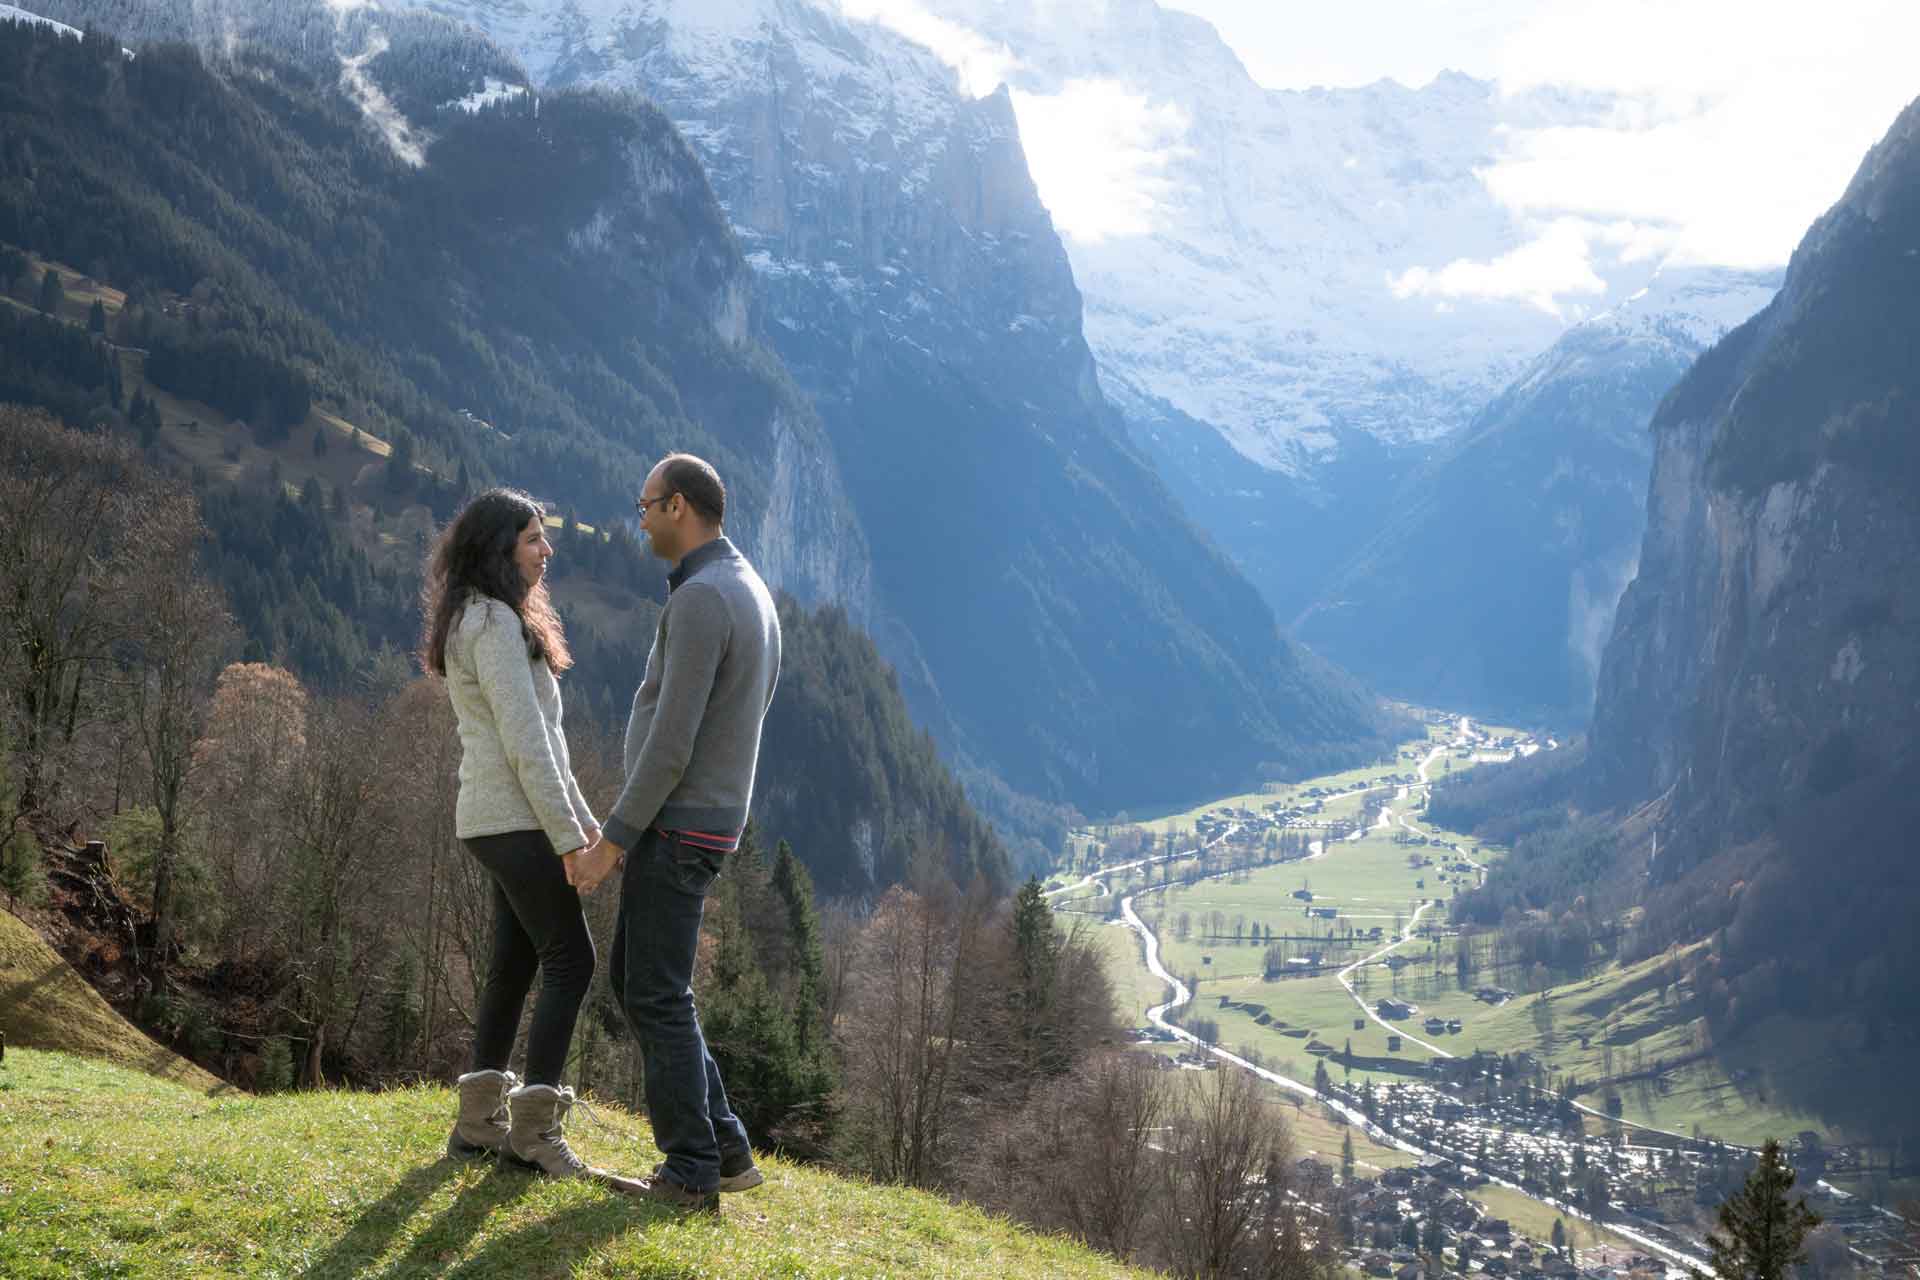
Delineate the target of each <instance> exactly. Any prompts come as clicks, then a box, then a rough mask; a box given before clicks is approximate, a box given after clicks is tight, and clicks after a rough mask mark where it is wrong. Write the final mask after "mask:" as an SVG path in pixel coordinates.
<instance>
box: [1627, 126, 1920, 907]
mask: <svg viewBox="0 0 1920 1280" xmlns="http://www.w3.org/2000/svg"><path fill="white" fill-rule="evenodd" d="M1653 434H1654V463H1653V477H1652V483H1651V492H1650V493H1649V496H1648V502H1647V531H1646V537H1645V540H1644V542H1643V544H1642V549H1641V553H1640V567H1639V575H1638V577H1637V578H1635V580H1634V582H1633V583H1632V585H1631V586H1629V587H1628V588H1627V592H1626V595H1625V597H1624V598H1623V599H1622V601H1621V604H1620V608H1619V612H1618V617H1617V619H1616V621H1615V625H1614V629H1613V635H1612V639H1611V641H1610V642H1609V644H1608V646H1607V649H1606V653H1605V657H1604V660H1603V663H1602V668H1601V672H1600V679H1599V692H1598V698H1597V703H1596V707H1595V712H1594V723H1593V733H1592V748H1593V759H1594V764H1595V768H1596V773H1597V777H1596V786H1597V789H1598V791H1599V794H1600V795H1601V797H1602V798H1604V799H1606V800H1609V801H1612V802H1616V803H1637V802H1640V801H1644V800H1648V799H1653V798H1657V797H1665V800H1666V812H1667V813H1669V814H1670V815H1671V822H1670V827H1671V830H1672V832H1673V834H1674V836H1675V838H1673V839H1671V840H1668V841H1663V853H1662V854H1661V856H1660V857H1659V858H1657V859H1656V861H1655V863H1654V866H1653V874H1654V876H1655V879H1656V880H1669V879H1672V878H1674V877H1676V876H1679V875H1681V874H1683V873H1684V872H1685V871H1687V870H1688V868H1689V867H1690V866H1691V865H1692V864H1693V863H1695V862H1697V861H1698V860H1699V859H1701V858H1702V857H1705V856H1707V855H1709V854H1711V853H1713V852H1714V851H1715V850H1717V849H1721V848H1726V847H1729V846H1731V845H1735V844H1739V843H1742V842H1749V841H1755V840H1762V841H1764V840H1768V839H1775V838H1779V836H1780V832H1781V831H1782V830H1783V829H1786V828H1790V827H1792V826H1793V825H1794V824H1795V823H1796V822H1797V821H1798V820H1799V818H1800V817H1801V816H1802V815H1804V814H1806V813H1811V812H1826V813H1833V812H1836V811H1838V809H1843V808H1846V807H1849V806H1851V807H1855V808H1857V807H1859V806H1858V804H1857V803H1856V802H1858V801H1860V800H1861V799H1862V798H1863V797H1866V796H1870V795H1871V796H1878V797H1880V798H1881V799H1880V800H1876V801H1875V802H1874V805H1873V806H1869V807H1875V806H1877V805H1878V804H1880V803H1882V802H1890V803H1894V804H1896V805H1897V806H1901V807H1903V808H1911V807H1912V803H1913V801H1912V795H1911V788H1910V787H1904V786H1902V787H1900V788H1896V789H1895V790H1894V791H1893V792H1891V793H1890V792H1889V791H1888V784H1889V782H1890V781H1892V780H1897V779H1901V778H1908V779H1910V778H1911V777H1912V775H1913V774H1914V772H1915V769H1916V747H1915V743H1916V738H1915V728H1916V725H1917V724H1920V628H1917V627H1916V623H1917V622H1920V104H1916V105H1915V106H1914V107H1910V108H1908V110H1907V111H1906V112H1905V113H1904V114H1903V115H1902V116H1901V117H1900V119H1899V120H1898V121H1897V122H1896V123H1895V125H1894V126H1893V128H1892V130H1891V131H1890V132H1889V133H1888V134H1887V136H1886V138H1885V140H1884V141H1882V142H1881V143H1880V144H1879V145H1878V146H1877V147H1876V148H1875V149H1874V150H1873V151H1872V152H1871V153H1870V154H1869V155H1868V157H1867V159H1866V162H1865V163H1864V164H1863V166H1862V167H1861V170H1860V172H1859V174H1858V176H1857V177H1856V179H1855V180H1854V182H1853V184H1852V186H1851V187H1850V188H1849V190H1848V192H1847V194H1846V195H1845V197H1844V198H1843V199H1842V200H1841V201H1840V203H1839V204H1838V205H1836V206H1835V207H1834V208H1833V210H1832V211H1831V212H1829V213H1828V214H1827V215H1826V216H1825V217H1823V218H1822V219H1821V220H1820V221H1819V222H1818V223H1816V224H1815V226H1814V227H1813V229H1812V230H1811V231H1810V232H1809V233H1808V235H1807V237H1806V239H1805V240H1804V241H1803V242H1802V244H1801V246H1800V248H1799V249H1798V250H1797V251H1796V253H1795V254H1794V257H1793V260H1792V263H1791V264H1790V266H1789V268H1788V271H1787V274H1786V280H1785V283H1784V285H1783V287H1782V288H1781V291H1780V293H1779V296H1778V297H1777V298H1775V299H1774V301H1773V302H1772V303H1771V305H1769V306H1768V307H1767V308H1766V309H1765V310H1764V311H1762V312H1761V313H1760V314H1759V315H1758V316H1756V317H1755V318H1754V319H1752V320H1751V321H1749V322H1747V323H1746V324H1744V325H1742V326H1741V327H1740V328H1739V329H1737V330H1735V331H1734V332H1733V333H1732V334H1730V335H1729V336H1728V337H1726V338H1725V339H1723V340H1722V341H1721V342H1720V343H1719V344H1718V345H1717V346H1715V347H1714V348H1713V349H1712V350H1711V351H1709V352H1708V353H1707V354H1706V355H1705V356H1703V357H1702V358H1701V359H1700V360H1699V361H1698V362H1697V363H1696V364H1695V365H1694V366H1693V368H1692V370H1691V371H1690V372H1689V373H1688V374H1687V376H1686V377H1685V379H1684V380H1682V382H1681V383H1680V384H1679V386H1678V387H1677V388H1676V389H1675V390H1674V392H1673V393H1672V394H1671V395H1670V396H1669V397H1668V398H1667V399H1666V401H1665V403H1664V404H1663V405H1662V407H1661V410H1660V412H1659V414H1658V415H1657V416H1656V418H1655V420H1654V425H1653ZM1890 794H1891V795H1892V800H1891V801H1888V799H1887V797H1888V796H1889V795H1890ZM1902 796H1904V798H1901V797H1902ZM1849 797H1851V798H1852V800H1849ZM1836 806H1837V807H1838V809H1837V808H1836ZM1815 843H1819V841H1818V840H1816V841H1815ZM1800 852H1802V853H1804V852H1805V850H1804V849H1802V850H1801V851H1800Z"/></svg>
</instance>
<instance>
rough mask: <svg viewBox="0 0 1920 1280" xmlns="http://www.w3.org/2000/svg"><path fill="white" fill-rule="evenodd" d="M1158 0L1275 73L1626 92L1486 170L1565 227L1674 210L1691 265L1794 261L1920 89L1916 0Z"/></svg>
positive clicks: (1524, 138) (1676, 247) (1673, 236)
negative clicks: (1441, 76)
mask: <svg viewBox="0 0 1920 1280" xmlns="http://www.w3.org/2000/svg"><path fill="white" fill-rule="evenodd" d="M1162 2H1163V3H1166V4H1167V5H1168V6H1169V7H1172V8H1177V9H1184V10H1187V11H1188V12H1190V13H1195V14H1198V15H1199V16H1201V17H1203V18H1206V19H1207V20H1208V21H1210V22H1212V23H1213V24H1214V26H1215V27H1217V28H1218V29H1219V30H1220V33H1221V35H1222V36H1224V37H1225V38H1226V40H1227V42H1228V44H1230V45H1231V46H1233V48H1234V51H1235V52H1236V53H1238V54H1239V55H1240V60H1241V61H1242V62H1243V63H1245V64H1246V66H1247V69H1248V71H1249V72H1251V73H1252V75H1253V77H1254V78H1255V79H1256V80H1258V81H1259V82H1260V83H1262V84H1264V85H1267V86H1268V87H1270V88H1287V89H1297V88H1308V87H1311V86H1313V85H1328V86H1344V85H1360V84H1366V83H1369V82H1371V81H1374V80H1377V79H1380V78H1382V77H1391V78H1392V79H1395V80H1398V81H1400V82H1401V83H1402V84H1406V85H1408V86H1410V87H1416V88H1417V87H1419V86H1422V85H1424V84H1426V83H1427V82H1428V81H1430V80H1432V79H1433V77H1434V76H1435V75H1436V74H1437V73H1438V72H1440V71H1441V70H1443V69H1447V68H1451V69H1454V70H1458V71H1464V72H1466V73H1467V74H1469V75H1473V76H1477V77H1480V78H1483V79H1493V80H1497V81H1499V83H1500V84H1501V85H1502V86H1503V87H1504V88H1506V89H1508V90H1514V89H1521V88H1526V87H1529V86H1532V85H1537V84H1568V85H1577V86H1580V87H1583V88H1591V89H1604V90H1610V91H1613V92H1615V93H1618V94H1621V95H1622V96H1623V99H1624V107H1623V110H1622V111H1621V112H1620V115H1619V118H1617V119H1616V120H1613V121H1611V122H1609V124H1608V125H1607V126H1606V127H1599V128H1588V129H1572V130H1555V131H1553V132H1551V133H1532V134H1525V133H1523V134H1515V135H1513V136H1512V137H1511V139H1510V140H1509V147H1508V150H1507V153H1506V154H1505V155H1504V156H1503V157H1501V159H1500V161H1499V162H1498V163H1497V164H1496V165H1495V166H1494V167H1493V168H1492V169H1490V170H1489V171H1488V172H1487V174H1486V181H1487V184H1488V186H1489V187H1490V188H1491V189H1492V191H1493V192H1494V194H1495V195H1496V196H1497V197H1499V198H1500V199H1501V200H1502V201H1503V202H1505V203H1506V204H1508V205H1509V206H1511V207H1513V208H1515V209H1518V210H1521V211H1524V212H1526V213H1528V214H1530V215H1533V216H1534V217H1536V218H1540V219H1542V220H1547V221H1548V222H1549V225H1550V226H1551V227H1553V228H1557V230H1556V231H1555V234H1556V235H1564V234H1566V232H1567V231H1568V229H1569V228H1573V229H1578V228H1580V227H1582V226H1584V225H1588V224H1597V225H1600V226H1604V227H1611V228H1614V229H1615V230H1614V232H1613V233H1614V234H1631V232H1624V233H1623V232H1620V231H1619V228H1621V227H1623V226H1626V225H1628V224H1631V225H1632V226H1634V227H1636V228H1638V229H1639V230H1640V232H1641V233H1642V234H1643V235H1644V234H1645V228H1646V227H1647V226H1648V225H1650V224H1654V225H1661V226H1663V227H1665V228H1667V230H1666V231H1664V232H1663V233H1662V234H1661V235H1659V236H1657V237H1655V238H1654V241H1655V242H1653V243H1649V244H1647V245H1646V246H1645V247H1646V248H1647V249H1648V250H1651V251H1660V250H1663V249H1664V250H1666V251H1671V252H1673V253H1674V254H1676V255H1678V256H1679V257H1680V258H1681V259H1683V260H1689V261H1701V262H1714V263H1722V264H1726V265H1732V266H1765V265H1772V264H1777V263H1783V262H1785V261H1786V259H1787V255H1788V254H1789V253H1791V252H1792V251H1793V247H1794V245H1795V244H1797V243H1798V242H1799V239H1800V236H1801V235H1802V234H1803V233H1804V232H1805V231H1806V229H1807V226H1808V225H1809V224H1810V223H1811V222H1812V221H1813V220H1814V219H1815V218H1816V217H1818V216H1819V215H1820V214H1821V213H1822V212H1824V211H1825V210H1826V209H1827V207H1828V206H1829V205H1831V204H1832V203H1833V202H1834V201H1835V200H1836V199H1838V198H1839V197H1840V194H1841V193H1842V192H1843V191H1844V190H1845V189H1846V184H1847V181H1848V179H1850V178H1851V177H1852V176H1853V173H1854V170H1855V169H1857V168H1858V167H1859V164H1860V159H1861V157H1862V156H1863V155H1865V153H1866V151H1867V148H1868V147H1870V146H1872V145H1873V143H1875V142H1877V141H1878V140H1879V139H1880V137H1881V136H1882V135H1883V134H1884V133H1885V132H1886V130H1887V127H1888V126H1889V125H1891V124H1892V123H1893V120H1894V117H1895V116H1897V115H1898V114H1899V113H1900V110H1901V109H1902V108H1903V107H1905V106H1906V105H1907V104H1908V103H1909V102H1911V101H1912V100H1913V99H1914V98H1915V97H1920V57H1916V54H1915V51H1916V50H1920V3H1916V0H1817V2H1816V0H1346V2H1345V3H1340V4H1324V3H1307V2H1305V0H1162ZM1659 241H1664V242H1665V243H1664V244H1660V243H1657V242H1659Z"/></svg>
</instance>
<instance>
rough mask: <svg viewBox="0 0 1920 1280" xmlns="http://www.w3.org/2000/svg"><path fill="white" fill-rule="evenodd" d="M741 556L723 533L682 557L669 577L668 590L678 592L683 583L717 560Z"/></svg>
mask: <svg viewBox="0 0 1920 1280" xmlns="http://www.w3.org/2000/svg"><path fill="white" fill-rule="evenodd" d="M739 554H740V553H739V552H738V551H735V550H734V549H733V544H732V543H731V542H729V541H727V535H726V534H724V533H723V534H721V535H720V536H719V537H717V538H715V539H714V540H713V541H712V542H707V543H703V544H701V545H700V546H697V547H695V548H694V549H693V550H691V551H689V552H687V554H686V555H684V556H682V557H680V563H679V564H677V565H675V566H674V567H673V572H672V573H670V574H668V575H667V590H668V591H669V592H672V591H678V590H679V589H680V584H681V583H683V582H685V581H686V580H687V579H688V578H691V577H692V576H693V575H694V574H696V573H698V572H700V571H701V570H702V569H704V568H706V567H707V566H708V565H710V564H712V563H713V562H714V561H715V560H722V559H726V558H728V557H731V556H737V555H739Z"/></svg>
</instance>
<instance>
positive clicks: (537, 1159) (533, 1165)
mask: <svg viewBox="0 0 1920 1280" xmlns="http://www.w3.org/2000/svg"><path fill="white" fill-rule="evenodd" d="M507 1109H508V1111H509V1112H510V1113H511V1119H510V1122H509V1127H508V1131H507V1149H506V1150H505V1151H503V1152H502V1153H501V1155H500V1158H501V1160H502V1161H504V1162H507V1163H510V1164H513V1165H517V1166H518V1167H520V1168H522V1169H527V1170H529V1171H531V1172H534V1173H544V1174H547V1175H548V1176H550V1177H555V1178H584V1177H588V1176H599V1174H600V1171H599V1170H597V1169H589V1168H588V1167H587V1162H586V1161H584V1160H582V1159H581V1158H580V1157H579V1156H577V1155H575V1154H574V1151H573V1148H572V1147H569V1146H568V1145H567V1133H566V1123H567V1112H569V1111H571V1110H572V1109H573V1090H571V1089H556V1088H554V1087H553V1086H552V1085H550V1084H523V1085H521V1086H520V1087H519V1088H518V1089H515V1090H513V1091H512V1092H511V1093H509V1094H508V1095H507Z"/></svg>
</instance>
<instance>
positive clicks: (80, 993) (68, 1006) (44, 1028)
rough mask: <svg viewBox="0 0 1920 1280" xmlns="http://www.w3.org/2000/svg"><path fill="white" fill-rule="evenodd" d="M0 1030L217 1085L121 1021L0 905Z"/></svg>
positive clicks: (190, 1082)
mask: <svg viewBox="0 0 1920 1280" xmlns="http://www.w3.org/2000/svg"><path fill="white" fill-rule="evenodd" d="M0 1032H4V1033H5V1034H6V1037H7V1045H8V1048H9V1049H10V1050H11V1049H16V1048H18V1049H65V1050H67V1051H69V1052H72V1053H76V1054H81V1055H83V1056H86V1057H90V1058H100V1059H104V1060H106V1061H108V1062H112V1063H117V1064H118V1065H120V1066H122V1067H128V1068H131V1069H133V1070H136V1071H143V1072H146V1073H148V1074H150V1075H154V1076H158V1077H160V1078H161V1079H164V1080H170V1081H173V1082H175V1083H177V1084H179V1085H182V1086H185V1087H187V1088H189V1089H195V1090H199V1091H200V1092H203V1093H204V1092H207V1091H209V1090H214V1089H224V1088H227V1087H228V1086H225V1085H223V1084H222V1083H221V1082H220V1080H219V1079H217V1078H216V1077H214V1076H212V1075H209V1074H208V1073H207V1072H205V1071H202V1070H201V1069H200V1068H199V1067H196V1066H194V1065H193V1064H192V1063H191V1062H188V1061H187V1060H186V1059H185V1058H182V1057H180V1056H179V1055H178V1054H175V1053H174V1052H173V1051H172V1050H170V1049H168V1048H166V1047H165V1046H164V1045H160V1044H157V1043H155V1042H154V1041H153V1040H150V1039H148V1038H147V1036H145V1035H144V1034H142V1033H141V1032H140V1031H139V1030H138V1029H136V1028H135V1027H133V1026H132V1025H131V1024H129V1023H128V1022H127V1021H126V1020H125V1019H124V1018H122V1017H121V1016H120V1015H119V1014H118V1013H116V1012H114V1010H113V1007H112V1006H111V1005H109V1004H108V1003H107V1002H106V1001H105V1000H103V999H101V998H100V993H99V992H97V991H95V990H94V989H93V988H92V987H91V986H89V985H87V981H86V979H84V978H82V977H81V976H80V975H79V974H77V973H75V972H74V971H73V968H72V966H70V965H69V964H68V963H67V962H66V961H65V960H63V959H62V958H61V957H60V954H59V953H58V952H56V951H55V950H54V949H53V948H52V947H50V946H48V945H47V944H46V943H45V942H43V941H42V940H41V938H40V935H39V934H37V933H35V932H34V931H33V929H32V928H30V927H29V926H28V925H27V924H26V922H25V921H23V920H21V919H19V918H18V917H16V916H14V915H12V914H11V913H9V912H6V911H0Z"/></svg>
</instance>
